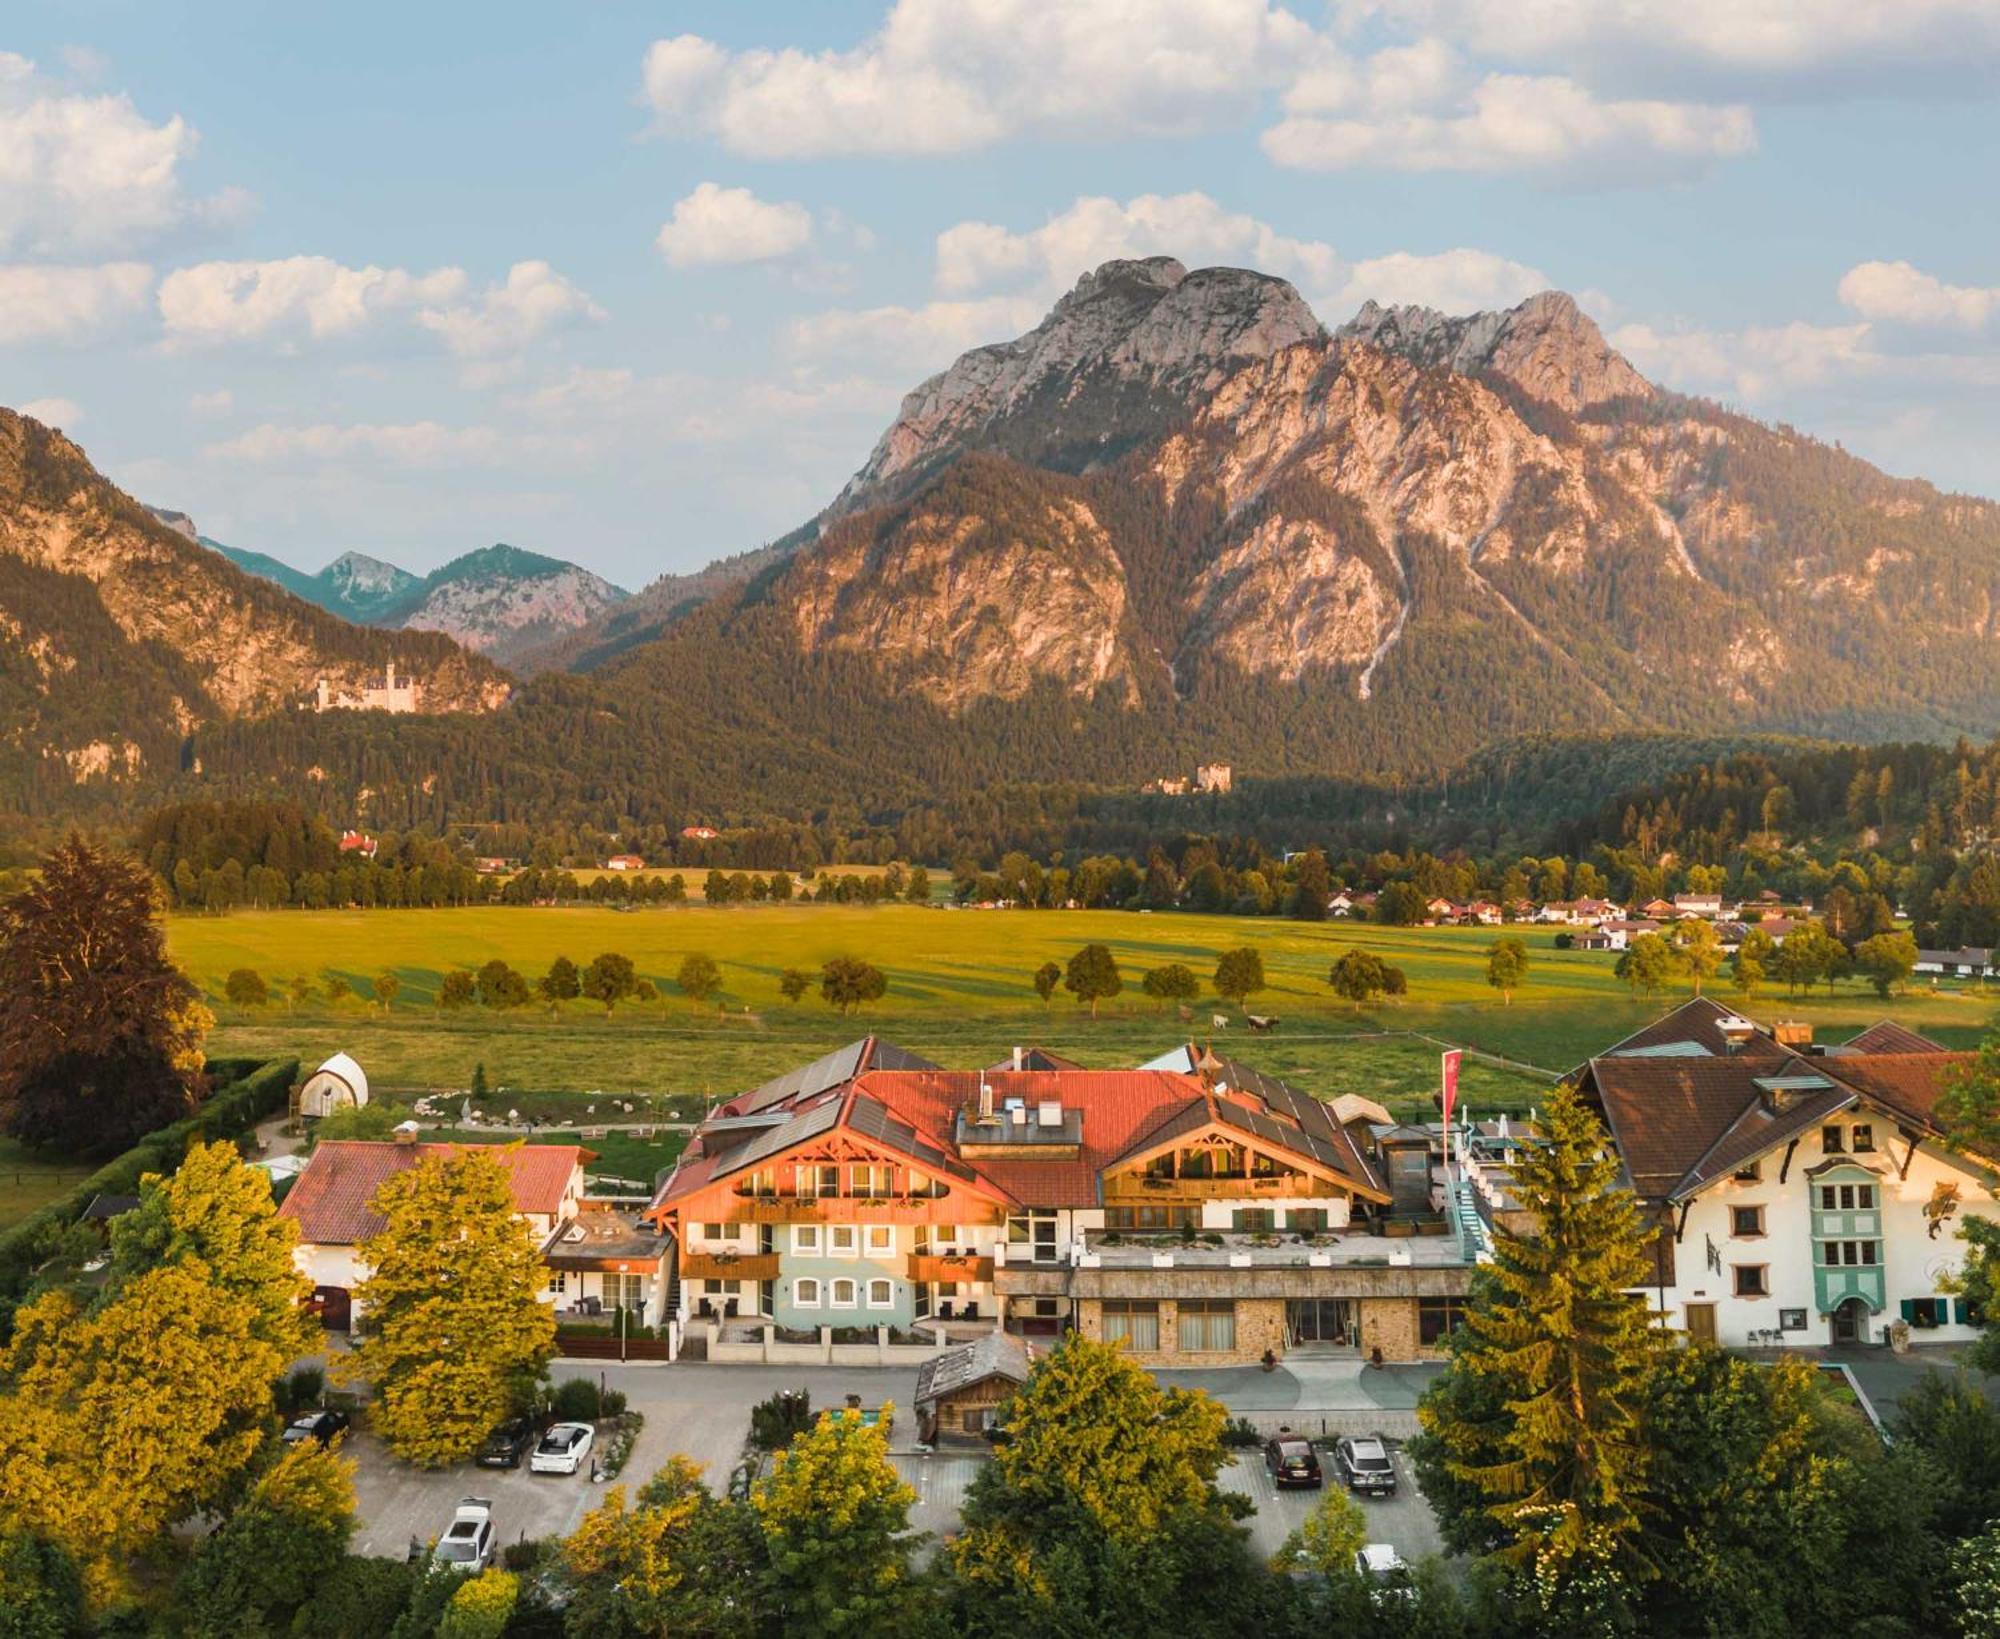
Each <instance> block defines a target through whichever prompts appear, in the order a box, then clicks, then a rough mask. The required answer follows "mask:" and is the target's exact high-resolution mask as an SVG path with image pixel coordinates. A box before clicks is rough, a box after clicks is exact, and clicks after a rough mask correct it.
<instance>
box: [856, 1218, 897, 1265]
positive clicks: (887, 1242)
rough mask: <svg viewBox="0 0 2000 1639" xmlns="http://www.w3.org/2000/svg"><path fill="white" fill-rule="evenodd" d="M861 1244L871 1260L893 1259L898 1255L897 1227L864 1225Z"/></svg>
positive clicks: (892, 1225) (891, 1225)
mask: <svg viewBox="0 0 2000 1639" xmlns="http://www.w3.org/2000/svg"><path fill="white" fill-rule="evenodd" d="M861 1244H862V1247H863V1249H864V1250H865V1251H866V1252H867V1254H868V1256H869V1257H871V1258H893V1257H894V1256H895V1255H896V1226H895V1225H894V1224H865V1225H863V1226H862V1235H861Z"/></svg>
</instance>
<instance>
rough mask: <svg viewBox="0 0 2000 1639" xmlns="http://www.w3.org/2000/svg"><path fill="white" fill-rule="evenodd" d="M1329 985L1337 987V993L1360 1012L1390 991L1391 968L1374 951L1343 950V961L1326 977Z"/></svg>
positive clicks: (1341, 957)
mask: <svg viewBox="0 0 2000 1639" xmlns="http://www.w3.org/2000/svg"><path fill="white" fill-rule="evenodd" d="M1326 982H1327V983H1328V984H1329V985H1330V986H1332V987H1333V993H1334V994H1335V995H1336V996H1338V997H1340V999H1341V1000H1342V1001H1347V1002H1352V1003H1353V1004H1354V1007H1355V1010H1356V1011H1357V1012H1358V1011H1359V1010H1360V1009H1361V1007H1362V1005H1363V1004H1364V1003H1366V1002H1370V1001H1372V1000H1374V998H1375V997H1377V996H1379V995H1381V994H1382V993H1383V992H1384V991H1385V990H1387V989H1388V988H1389V981H1388V969H1387V968H1386V967H1385V966H1384V965H1383V963H1382V958H1381V957H1379V956H1377V955H1376V954H1375V953H1374V952H1373V951H1372V950H1361V949H1359V948H1357V949H1354V950H1347V951H1342V952H1341V953H1340V959H1339V960H1338V961H1336V962H1335V963H1334V964H1333V969H1332V971H1331V972H1329V973H1328V974H1327V976H1326Z"/></svg>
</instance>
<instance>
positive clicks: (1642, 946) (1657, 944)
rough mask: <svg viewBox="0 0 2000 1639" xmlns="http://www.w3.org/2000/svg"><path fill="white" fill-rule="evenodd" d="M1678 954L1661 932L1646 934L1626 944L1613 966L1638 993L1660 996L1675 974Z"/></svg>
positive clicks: (1637, 994)
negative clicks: (1675, 962) (1662, 936)
mask: <svg viewBox="0 0 2000 1639" xmlns="http://www.w3.org/2000/svg"><path fill="white" fill-rule="evenodd" d="M1674 965H1675V964H1674V953H1673V951H1672V950H1671V949H1670V948H1669V947H1668V945H1667V942H1666V940H1664V939H1662V938H1661V937H1660V936H1659V935H1658V934H1657V933H1642V934H1640V935H1639V936H1638V937H1637V938H1635V939H1634V940H1633V941H1632V942H1631V944H1629V945H1627V946H1626V947H1625V953H1624V954H1623V955H1622V956H1620V957H1619V958H1618V965H1617V966H1616V967H1615V968H1613V969H1612V972H1613V973H1615V974H1616V975H1617V976H1618V977H1619V978H1621V979H1623V980H1624V981H1625V982H1626V983H1627V984H1628V985H1630V986H1631V987H1632V994H1633V995H1635V996H1657V995H1658V994H1659V993H1660V992H1661V991H1662V990H1663V989H1665V988H1666V983H1667V981H1668V980H1669V979H1670V978H1672V977H1673V974H1674Z"/></svg>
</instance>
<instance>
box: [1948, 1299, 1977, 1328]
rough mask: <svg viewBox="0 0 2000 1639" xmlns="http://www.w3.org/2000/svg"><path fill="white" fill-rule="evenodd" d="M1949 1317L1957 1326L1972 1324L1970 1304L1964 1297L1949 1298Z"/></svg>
mask: <svg viewBox="0 0 2000 1639" xmlns="http://www.w3.org/2000/svg"><path fill="white" fill-rule="evenodd" d="M1951 1318H1952V1321H1953V1323H1954V1324H1956V1325H1959V1326H1969V1325H1971V1324H1972V1307H1971V1305H1970V1304H1968V1303H1967V1302H1966V1301H1965V1299H1964V1298H1953V1299H1952V1300H1951Z"/></svg>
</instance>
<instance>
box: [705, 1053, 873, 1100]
mask: <svg viewBox="0 0 2000 1639" xmlns="http://www.w3.org/2000/svg"><path fill="white" fill-rule="evenodd" d="M867 1049H868V1043H867V1042H866V1041H865V1040H863V1041H851V1042H849V1043H848V1044H847V1045H846V1046H845V1047H836V1048H835V1049H834V1050H833V1051H832V1052H831V1053H828V1054H826V1055H824V1056H823V1057H821V1058H816V1059H814V1060H813V1061H812V1063H810V1064H803V1065H800V1066H799V1068H798V1069H796V1070H787V1071H786V1072H785V1073H784V1074H783V1075H781V1076H776V1077H773V1078H772V1079H771V1080H770V1081H767V1082H765V1083H764V1084H763V1085H762V1086H761V1087H755V1088H752V1089H751V1090H750V1091H749V1092H747V1093H745V1094H744V1095H743V1097H742V1098H741V1099H739V1100H738V1101H737V1104H738V1108H739V1109H740V1110H741V1112H742V1113H743V1114H744V1115H755V1114H756V1113H757V1111H759V1110H762V1109H767V1108H768V1107H769V1106H771V1105H773V1104H781V1103H783V1102H784V1101H785V1100H786V1099H792V1098H802V1097H807V1096H809V1095H811V1094H813V1093H823V1092H826V1091H828V1090H829V1089H831V1088H834V1087H838V1086H841V1085H842V1084H843V1083H846V1082H849V1081H852V1080H853V1079H854V1078H855V1076H856V1075H857V1074H859V1073H860V1070H861V1059H862V1055H863V1054H864V1053H865V1052H866V1051H867Z"/></svg>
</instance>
